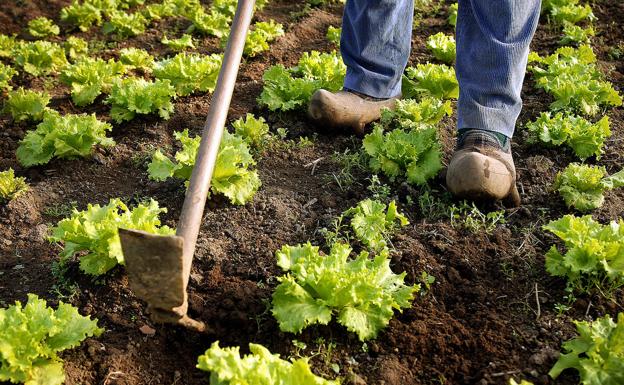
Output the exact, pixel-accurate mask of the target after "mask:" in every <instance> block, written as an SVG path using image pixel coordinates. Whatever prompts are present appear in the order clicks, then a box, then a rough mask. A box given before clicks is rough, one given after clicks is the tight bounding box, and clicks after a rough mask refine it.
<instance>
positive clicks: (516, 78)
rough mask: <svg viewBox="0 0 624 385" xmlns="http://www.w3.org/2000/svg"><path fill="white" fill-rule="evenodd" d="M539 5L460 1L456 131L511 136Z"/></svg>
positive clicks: (514, 0) (526, 0)
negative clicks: (466, 130) (458, 90)
mask: <svg viewBox="0 0 624 385" xmlns="http://www.w3.org/2000/svg"><path fill="white" fill-rule="evenodd" d="M539 14H540V0H501V1H495V2H492V1H491V0H459V13H458V16H457V31H456V36H457V63H456V71H457V79H458V81H459V89H460V94H459V102H458V106H457V126H458V128H459V129H462V128H480V129H484V130H488V131H495V132H499V133H501V134H504V135H506V136H508V137H511V136H512V135H513V133H514V128H515V125H516V120H517V119H518V115H519V114H520V110H521V108H522V100H521V99H520V91H521V90H522V83H523V81H524V74H525V72H526V64H527V57H528V54H529V44H530V42H531V39H532V38H533V34H534V33H535V29H536V27H537V22H538V19H539Z"/></svg>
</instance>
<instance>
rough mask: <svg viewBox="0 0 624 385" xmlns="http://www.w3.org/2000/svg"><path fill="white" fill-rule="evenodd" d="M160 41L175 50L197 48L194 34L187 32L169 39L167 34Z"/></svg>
mask: <svg viewBox="0 0 624 385" xmlns="http://www.w3.org/2000/svg"><path fill="white" fill-rule="evenodd" d="M160 42H161V43H163V44H164V45H166V46H167V47H169V48H170V49H172V50H174V51H184V50H186V49H187V48H195V44H193V36H191V35H189V34H186V33H185V34H184V35H182V36H181V37H179V38H177V39H169V38H168V37H167V35H165V36H163V38H162V40H161V41H160Z"/></svg>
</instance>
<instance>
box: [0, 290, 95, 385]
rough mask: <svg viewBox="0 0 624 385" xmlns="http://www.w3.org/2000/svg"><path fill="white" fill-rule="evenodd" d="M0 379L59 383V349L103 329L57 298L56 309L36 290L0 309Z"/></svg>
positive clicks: (49, 384) (33, 383)
mask: <svg viewBox="0 0 624 385" xmlns="http://www.w3.org/2000/svg"><path fill="white" fill-rule="evenodd" d="M0 330H2V333H0V381H2V382H4V381H9V382H11V383H16V384H17V383H24V384H28V385H44V384H45V385H61V384H62V383H63V382H64V381H65V373H64V371H63V361H62V360H61V358H60V357H59V356H58V353H59V352H62V351H64V350H67V349H71V348H74V347H76V346H78V345H80V343H81V342H82V341H84V340H85V339H86V338H88V337H91V336H99V335H101V334H102V333H103V332H104V329H101V328H99V327H98V326H97V320H96V319H94V320H92V319H90V317H84V316H81V315H80V314H79V313H78V309H76V308H75V307H73V306H71V305H69V304H66V303H63V302H59V305H58V308H57V309H56V310H55V309H53V308H51V307H49V306H48V305H47V303H46V301H45V300H43V299H40V298H39V297H37V295H35V294H28V303H27V304H26V306H22V304H21V303H20V302H19V301H16V302H15V305H11V306H9V307H8V308H6V309H0Z"/></svg>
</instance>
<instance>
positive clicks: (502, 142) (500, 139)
mask: <svg viewBox="0 0 624 385" xmlns="http://www.w3.org/2000/svg"><path fill="white" fill-rule="evenodd" d="M468 131H481V132H483V133H485V134H487V135H489V136H491V137H492V138H495V139H496V140H498V143H499V144H500V145H501V147H505V146H506V145H507V142H508V141H509V138H508V137H507V135H505V134H501V133H500V132H494V131H488V130H482V129H480V128H462V129H460V130H459V131H458V133H457V137H458V138H461V137H462V136H463V135H464V134H465V133H466V132H468Z"/></svg>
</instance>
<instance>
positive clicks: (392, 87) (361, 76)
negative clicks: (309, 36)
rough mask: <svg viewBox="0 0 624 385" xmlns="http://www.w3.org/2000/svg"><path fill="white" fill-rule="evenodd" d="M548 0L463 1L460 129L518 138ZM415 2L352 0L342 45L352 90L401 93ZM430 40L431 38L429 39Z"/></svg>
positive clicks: (459, 44) (459, 50) (347, 82)
mask: <svg viewBox="0 0 624 385" xmlns="http://www.w3.org/2000/svg"><path fill="white" fill-rule="evenodd" d="M540 3H541V0H499V1H496V2H492V1H491V0H459V13H458V17H457V29H456V40H457V59H456V66H455V69H456V73H457V80H458V81H459V88H460V95H459V101H458V106H457V120H458V121H457V125H458V129H462V128H479V129H483V130H488V131H495V132H499V133H501V134H504V135H506V136H508V137H511V136H512V135H513V132H514V128H515V125H516V120H517V119H518V115H519V114H520V110H521V108H522V100H521V98H520V91H521V89H522V83H523V81H524V74H525V71H526V64H527V57H528V53H529V44H530V42H531V39H532V38H533V34H534V33H535V29H536V27H537V22H538V19H539V14H540V5H541V4H540ZM413 14H414V0H347V4H346V7H345V11H344V17H343V26H342V36H341V40H340V47H341V53H342V57H343V60H344V62H345V64H346V65H347V76H346V78H345V83H344V86H345V88H348V89H351V90H354V91H358V92H361V93H363V94H366V95H369V96H373V97H377V98H388V97H392V96H396V95H398V94H400V92H401V75H402V74H403V71H404V70H405V66H406V65H407V60H408V58H409V54H410V46H411V40H412V18H413ZM423 38H426V36H423Z"/></svg>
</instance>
